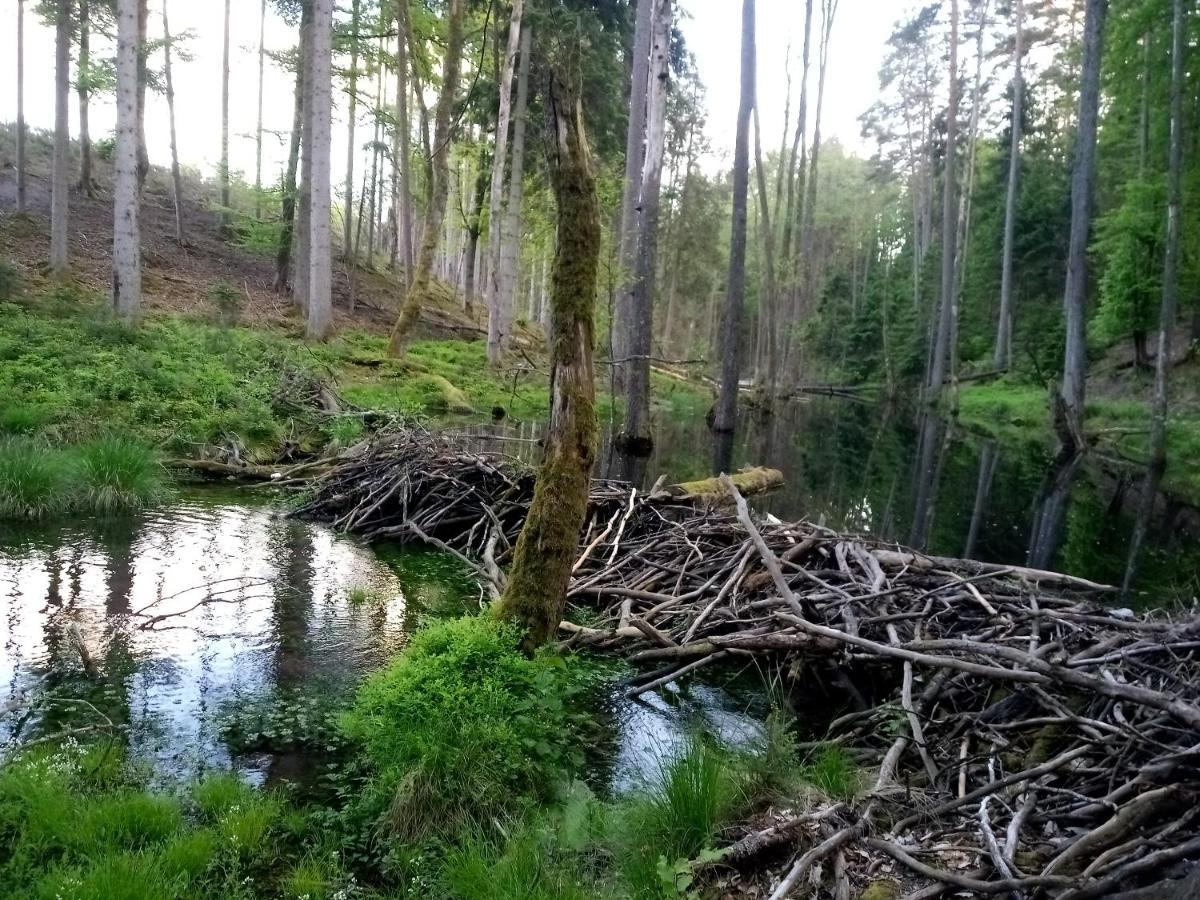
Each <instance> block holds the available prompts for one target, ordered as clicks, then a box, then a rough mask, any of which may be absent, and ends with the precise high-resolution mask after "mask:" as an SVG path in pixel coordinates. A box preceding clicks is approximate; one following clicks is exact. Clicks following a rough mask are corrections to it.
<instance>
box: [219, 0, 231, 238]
mask: <svg viewBox="0 0 1200 900" xmlns="http://www.w3.org/2000/svg"><path fill="white" fill-rule="evenodd" d="M217 179H218V181H219V182H220V184H221V227H222V228H223V229H227V228H228V227H229V0H225V29H224V31H223V32H222V38H221V161H220V163H219V164H218V167H217Z"/></svg>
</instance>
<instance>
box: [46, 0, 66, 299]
mask: <svg viewBox="0 0 1200 900" xmlns="http://www.w3.org/2000/svg"><path fill="white" fill-rule="evenodd" d="M55 26H56V27H55V43H54V164H53V170H52V174H51V181H50V273H51V274H52V275H53V276H54V277H55V278H64V277H66V275H67V265H68V260H67V256H68V243H67V216H68V214H69V208H70V201H69V200H68V191H69V190H70V189H69V187H68V179H69V178H70V176H69V175H68V174H67V169H68V168H69V166H70V154H71V123H70V120H69V119H68V118H67V99H68V96H69V94H70V92H71V0H57V5H56V7H55Z"/></svg>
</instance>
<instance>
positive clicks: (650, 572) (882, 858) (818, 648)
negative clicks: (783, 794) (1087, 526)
mask: <svg viewBox="0 0 1200 900" xmlns="http://www.w3.org/2000/svg"><path fill="white" fill-rule="evenodd" d="M725 487H726V489H727V490H731V496H733V497H734V499H735V500H736V501H738V502H737V504H736V506H737V509H736V511H735V512H732V513H731V512H728V511H725V510H721V509H716V508H713V507H711V506H709V505H707V504H704V503H697V502H694V501H693V499H685V498H682V497H674V496H672V495H671V494H670V492H667V491H663V490H652V491H650V492H648V493H640V492H635V491H633V490H632V489H631V488H630V487H629V486H628V485H624V484H621V483H618V482H611V481H597V482H594V483H593V485H592V490H591V500H590V504H589V510H588V516H587V520H586V524H585V527H584V529H583V532H582V533H581V535H580V538H579V555H578V558H577V560H576V562H575V565H574V569H573V574H572V578H571V582H570V587H569V591H568V594H569V598H570V599H571V601H572V602H573V603H575V604H577V605H586V606H588V607H591V608H592V610H593V612H592V614H591V616H590V618H591V619H592V620H596V619H597V615H598V622H597V623H596V624H595V625H593V627H588V628H584V627H581V626H578V625H574V624H572V623H569V622H564V623H563V625H562V629H561V634H562V637H563V640H564V644H565V645H568V646H570V645H581V646H582V645H586V646H590V647H593V648H597V649H602V650H607V651H610V652H615V653H621V654H624V655H626V656H627V657H628V658H629V659H630V661H631V662H633V663H634V664H635V665H639V666H647V667H648V668H649V669H650V671H648V672H647V673H646V674H645V675H643V676H639V677H637V678H635V679H633V680H632V686H631V688H630V690H629V692H630V693H631V694H636V693H641V692H644V691H647V690H653V689H656V688H657V687H660V686H663V685H666V684H670V683H671V682H673V681H678V680H679V679H681V678H685V677H687V676H689V675H690V674H691V673H693V672H695V671H696V670H698V669H702V668H703V667H704V666H708V665H711V664H713V663H719V662H720V661H721V660H731V659H732V660H738V659H742V660H744V659H747V658H751V657H753V658H758V659H759V660H761V661H762V662H761V663H760V665H772V666H773V665H777V666H778V667H779V671H780V672H781V673H783V674H784V677H786V678H790V679H792V685H793V690H794V691H795V692H796V693H797V694H798V695H799V696H801V697H803V698H804V703H805V706H806V708H807V709H808V711H809V712H810V713H813V712H815V711H819V710H821V709H822V707H824V708H825V709H826V711H827V715H826V716H825V719H826V724H825V725H824V728H825V734H824V735H823V737H822V741H828V742H834V743H836V744H838V745H840V746H842V747H845V748H850V749H852V750H853V752H854V755H855V757H856V758H858V759H862V760H866V761H867V763H868V764H869V765H870V767H871V769H872V770H873V774H872V775H871V777H870V778H869V779H865V780H864V781H865V783H869V784H870V785H871V787H870V788H868V789H866V790H864V791H863V793H862V794H861V796H860V797H859V798H858V799H857V800H856V801H854V802H852V803H850V804H847V805H846V807H845V808H839V809H836V810H833V809H832V807H826V808H820V807H818V808H816V809H809V810H801V811H799V814H800V815H802V816H806V817H809V818H804V819H803V823H802V825H797V826H796V827H794V828H786V827H784V828H782V829H780V830H779V831H776V832H772V833H771V835H770V838H769V840H767V842H768V844H769V845H770V846H772V847H773V848H774V849H775V852H774V853H773V854H758V853H754V854H749V855H748V856H747V857H746V859H747V860H750V859H751V857H754V859H753V860H752V861H753V862H754V863H755V864H756V865H757V864H759V863H762V862H764V860H760V859H758V858H757V857H759V856H763V857H764V859H765V858H766V857H773V858H774V862H773V863H772V862H771V861H770V860H766V862H765V864H768V865H779V863H780V860H779V859H778V858H777V857H778V856H779V849H780V846H784V847H788V848H790V852H789V853H788V854H786V855H785V856H784V859H783V860H782V863H783V868H782V869H781V870H779V871H778V872H777V873H776V874H775V875H774V876H769V875H763V874H762V873H761V872H760V874H759V877H760V878H764V877H765V878H766V879H767V883H766V884H763V885H760V887H761V888H763V890H762V891H761V893H760V895H761V896H766V895H767V894H774V896H777V897H782V896H784V895H785V894H786V893H787V891H788V890H789V887H788V886H789V885H797V886H799V885H800V884H805V885H809V886H813V885H816V884H817V883H821V884H824V887H823V888H815V890H817V893H815V894H814V896H837V895H838V894H843V895H844V893H845V889H846V885H847V879H848V878H849V877H850V875H847V868H846V859H847V858H851V859H854V860H857V861H862V860H863V859H864V857H865V858H866V859H867V860H869V861H870V865H868V866H866V868H865V870H864V871H870V872H872V873H874V872H875V871H876V870H877V869H878V868H879V867H884V868H885V871H887V872H891V873H892V874H893V875H894V876H896V877H899V878H900V879H901V880H902V881H903V882H904V883H905V888H906V889H907V890H910V892H911V893H910V895H911V896H937V895H938V894H939V893H940V892H942V891H947V892H949V893H956V892H966V893H967V894H968V895H972V896H986V895H1001V894H1006V895H1008V896H1024V897H1035V896H1050V897H1063V898H1067V897H1096V896H1104V895H1107V894H1111V893H1112V892H1114V891H1118V890H1135V889H1137V888H1139V887H1142V886H1144V885H1146V884H1148V883H1151V882H1153V881H1154V880H1155V879H1161V878H1162V877H1164V875H1165V867H1169V866H1172V865H1177V864H1178V865H1183V864H1185V863H1189V862H1194V861H1196V860H1200V839H1197V838H1196V837H1194V835H1195V834H1196V833H1197V830H1198V829H1200V808H1198V807H1197V803H1196V800H1197V798H1198V796H1200V617H1198V616H1196V615H1195V614H1179V615H1175V616H1167V615H1165V614H1155V615H1151V616H1147V615H1135V614H1134V613H1132V612H1130V611H1128V610H1113V609H1110V608H1109V607H1108V606H1106V605H1105V602H1104V601H1105V600H1106V599H1107V598H1109V597H1110V596H1111V594H1110V593H1109V589H1108V588H1107V587H1106V586H1105V585H1099V584H1095V583H1093V582H1090V581H1087V580H1086V579H1082V578H1077V577H1070V576H1065V575H1061V574H1059V573H1053V572H1045V571H1041V570H1032V569H1024V568H1020V567H1014V566H994V565H987V564H982V563H977V562H972V561H967V560H955V559H948V558H944V557H931V556H927V555H924V554H920V553H917V552H914V551H911V550H908V549H905V548H903V547H897V546H894V545H882V544H880V543H879V542H876V541H872V540H869V539H865V538H861V537H857V536H854V535H846V534H837V533H834V532H832V531H829V530H827V529H824V528H821V527H818V526H816V525H812V524H810V523H807V522H795V523H780V522H778V521H775V520H767V521H764V520H762V519H759V518H756V517H754V516H753V515H752V514H751V512H750V510H749V509H748V507H747V505H746V504H745V503H744V501H742V500H741V495H740V492H738V491H737V490H736V486H734V487H733V488H732V489H731V486H730V484H728V483H727V484H726V485H725ZM531 490H532V476H531V474H530V473H529V471H528V470H526V469H523V468H522V467H520V466H519V465H517V464H515V463H512V462H511V461H509V460H506V459H505V458H503V457H499V456H488V455H479V454H474V453H470V452H468V451H467V450H466V449H464V445H463V444H461V443H460V442H458V441H456V440H454V439H453V438H449V437H434V436H431V435H408V436H393V437H391V438H389V439H388V440H387V441H386V442H384V443H382V444H379V445H376V446H375V447H373V448H371V449H370V450H369V451H368V452H367V453H365V454H363V455H360V456H359V457H357V458H355V459H352V460H348V461H345V462H343V463H341V464H339V465H338V466H337V467H335V468H334V469H333V470H332V471H331V472H330V473H328V474H327V475H325V476H323V477H322V478H321V479H319V480H318V481H317V482H316V483H315V485H314V491H313V495H312V498H311V500H310V501H309V502H308V503H307V504H306V505H305V506H304V507H303V509H302V510H301V513H302V514H304V515H308V516H312V517H316V518H319V519H322V520H324V521H328V522H331V523H332V524H334V525H336V526H338V527H341V528H346V529H348V530H351V531H354V532H357V533H359V534H363V535H366V536H367V537H369V538H381V537H393V538H397V539H400V540H416V539H425V538H427V539H432V540H434V541H436V542H437V544H438V545H439V546H444V547H446V548H449V549H452V550H453V551H455V552H457V553H459V554H460V555H461V556H462V557H463V558H465V559H467V560H469V561H472V564H473V565H476V566H478V567H479V570H480V571H481V579H486V578H487V577H489V576H488V570H487V569H486V568H485V567H484V566H483V565H482V564H480V563H478V562H477V561H478V560H481V559H484V558H485V551H487V550H488V548H489V547H490V548H491V551H492V552H491V557H490V558H491V559H492V560H493V562H494V565H496V566H503V565H504V564H505V563H506V562H507V559H508V556H509V554H510V553H511V548H512V546H513V544H514V542H515V539H516V535H517V533H518V532H519V529H520V527H521V523H522V522H523V519H524V514H525V510H526V509H527V508H528V503H529V497H530V495H531ZM422 535H424V538H422V537H421V536H422ZM492 577H494V576H492ZM819 727H820V726H819ZM814 815H815V816H816V817H815V818H812V816H814ZM785 821H786V820H785ZM818 821H819V827H817V825H816V823H817V822H818ZM781 833H782V834H783V837H782V838H781V837H780V834H781ZM733 837H734V838H740V839H735V840H734V842H733V843H731V844H730V845H729V849H728V852H727V854H726V855H725V856H724V857H722V858H723V859H725V863H724V865H725V866H729V865H733V864H734V863H735V861H737V860H741V859H742V848H744V847H746V846H748V845H754V844H756V841H755V839H753V838H752V835H751V834H750V833H746V834H743V835H740V836H738V835H733ZM777 838H778V839H779V840H778V841H777V840H776V839H777ZM766 839H767V837H766V836H764V840H766ZM733 848H738V849H736V850H735V849H733ZM839 860H840V861H839ZM712 868H713V867H712V866H708V865H705V866H701V867H699V868H698V869H697V872H698V874H704V873H708V872H710V871H711V870H712ZM717 868H720V866H718V867H717ZM851 871H852V872H856V871H857V867H856V868H855V869H853V870H851ZM837 873H840V874H837Z"/></svg>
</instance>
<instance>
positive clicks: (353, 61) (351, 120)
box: [342, 0, 382, 260]
mask: <svg viewBox="0 0 1200 900" xmlns="http://www.w3.org/2000/svg"><path fill="white" fill-rule="evenodd" d="M361 14H362V0H354V2H353V3H352V4H351V6H350V72H349V78H350V91H349V93H350V108H349V111H348V112H347V113H346V181H345V187H344V188H343V192H342V196H343V197H344V198H345V199H344V200H343V204H344V205H343V208H342V253H343V255H344V256H345V257H346V258H349V257H350V250H351V247H353V249H354V258H355V260H357V259H358V246H357V245H356V244H354V243H353V238H352V236H351V233H350V232H351V228H352V226H353V222H354V150H355V147H354V130H355V126H356V125H357V124H358V123H357V121H356V116H357V115H358V27H359V17H360V16H361ZM380 77H382V75H381V76H380ZM372 197H374V192H372ZM367 248H368V249H367V254H368V256H369V255H370V252H371V251H370V244H368V245H367Z"/></svg>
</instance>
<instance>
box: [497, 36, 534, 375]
mask: <svg viewBox="0 0 1200 900" xmlns="http://www.w3.org/2000/svg"><path fill="white" fill-rule="evenodd" d="M532 35H533V31H532V29H531V28H530V27H529V25H528V24H525V25H523V26H522V27H521V45H520V52H521V63H520V66H519V67H518V70H517V106H516V109H515V110H514V112H513V140H512V168H511V171H510V172H509V175H508V200H507V202H506V204H505V208H504V222H503V230H502V232H501V235H500V335H499V337H500V351H499V352H500V354H501V355H503V354H504V353H505V352H506V351H507V350H508V346H509V340H510V338H511V336H512V322H513V312H514V310H515V308H516V291H517V270H518V267H519V263H520V259H521V206H522V204H523V203H524V199H525V120H526V118H527V113H528V109H529V54H530V47H531V41H532ZM488 338H489V342H490V340H491V329H490V319H489V331H488ZM490 349H491V348H490V343H489V350H490Z"/></svg>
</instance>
